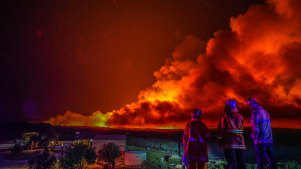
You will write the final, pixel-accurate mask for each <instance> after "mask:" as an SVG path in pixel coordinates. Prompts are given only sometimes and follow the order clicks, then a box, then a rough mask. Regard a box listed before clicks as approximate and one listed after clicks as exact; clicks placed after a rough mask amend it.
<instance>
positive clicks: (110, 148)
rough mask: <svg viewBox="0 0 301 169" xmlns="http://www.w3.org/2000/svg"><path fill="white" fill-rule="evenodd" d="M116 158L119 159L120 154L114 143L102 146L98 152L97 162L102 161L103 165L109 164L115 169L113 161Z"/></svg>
mask: <svg viewBox="0 0 301 169" xmlns="http://www.w3.org/2000/svg"><path fill="white" fill-rule="evenodd" d="M118 157H121V152H120V150H119V147H118V146H116V144H114V143H108V144H104V145H103V147H102V148H101V149H99V151H98V159H99V161H104V162H105V163H107V164H110V166H111V168H112V169H115V161H116V159H117V158H118Z"/></svg>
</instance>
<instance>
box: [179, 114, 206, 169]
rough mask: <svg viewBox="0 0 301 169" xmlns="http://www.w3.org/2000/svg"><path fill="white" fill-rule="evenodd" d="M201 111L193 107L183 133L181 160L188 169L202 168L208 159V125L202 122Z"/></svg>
mask: <svg viewBox="0 0 301 169" xmlns="http://www.w3.org/2000/svg"><path fill="white" fill-rule="evenodd" d="M202 114H203V112H202V111H201V110H198V109H194V110H193V111H192V113H191V120H190V121H189V122H188V123H187V124H186V127H185V130H184V135H183V147H184V155H183V162H184V164H185V165H186V166H187V167H188V169H203V168H204V167H205V164H206V162H207V161H208V145H207V141H208V139H209V137H210V132H209V129H208V127H207V126H206V125H205V124H204V123H203V122H202Z"/></svg>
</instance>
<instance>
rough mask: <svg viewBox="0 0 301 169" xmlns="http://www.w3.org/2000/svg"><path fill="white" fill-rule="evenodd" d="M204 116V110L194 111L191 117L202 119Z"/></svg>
mask: <svg viewBox="0 0 301 169" xmlns="http://www.w3.org/2000/svg"><path fill="white" fill-rule="evenodd" d="M202 114H203V112H202V110H199V109H194V110H193V111H192V113H191V117H193V118H195V119H198V118H201V117H202Z"/></svg>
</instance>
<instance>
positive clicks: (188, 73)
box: [48, 0, 301, 128]
mask: <svg viewBox="0 0 301 169" xmlns="http://www.w3.org/2000/svg"><path fill="white" fill-rule="evenodd" d="M300 8H301V1H298V0H269V1H267V2H266V4H265V5H253V6H251V7H250V8H249V9H248V11H247V12H246V13H245V14H241V15H239V16H237V17H233V18H231V19H230V30H220V31H217V32H215V33H214V37H213V38H211V39H210V40H209V41H208V42H207V44H206V43H205V42H203V41H202V40H200V39H198V38H196V37H194V36H186V38H185V40H184V41H183V43H182V44H181V45H179V46H177V47H176V49H175V51H174V53H173V55H172V58H170V59H168V60H167V61H166V64H165V65H164V66H162V67H161V68H160V69H159V70H158V71H156V72H155V73H154V76H155V77H156V78H157V81H156V82H155V83H154V84H153V85H152V86H151V87H149V88H147V89H145V90H144V91H141V92H140V94H139V96H138V98H139V101H138V102H134V103H131V104H128V105H125V106H123V107H122V108H121V109H120V110H117V111H113V112H110V113H107V114H101V115H98V117H96V116H95V115H96V114H93V115H92V116H90V117H86V118H89V119H97V118H100V117H101V116H109V117H108V118H106V119H107V121H105V122H104V124H105V125H107V126H110V127H151V128H160V127H170V126H172V127H176V128H180V127H183V125H184V124H185V121H186V120H188V119H189V117H190V113H189V112H190V110H192V109H193V108H200V109H202V110H204V111H205V112H206V113H205V117H204V120H205V122H206V123H207V124H209V125H210V126H215V125H216V123H217V119H218V117H219V114H220V113H222V112H223V106H224V102H225V100H226V99H227V98H236V99H237V100H238V101H239V103H240V105H241V106H240V108H241V107H242V109H241V110H242V114H243V115H247V114H248V113H249V112H246V110H247V109H246V106H245V105H243V102H244V99H246V98H248V97H255V98H257V99H258V100H259V103H260V104H261V105H262V106H263V107H265V108H266V109H267V110H268V111H269V112H270V116H271V119H272V125H273V127H297V128H300V127H301V125H300V122H301V120H300V117H301V115H300V112H301V69H300V66H301V11H300V10H299V9H300ZM70 116H72V113H70V112H67V113H66V114H65V115H63V116H57V117H55V118H52V119H50V120H49V121H48V122H51V123H53V124H64V125H66V124H68V123H69V121H66V120H61V119H69V118H70ZM246 117H248V116H246ZM59 119H60V120H59ZM81 119H84V118H81ZM287 119H296V120H294V121H292V120H289V122H288V120H287ZM289 124H290V125H289ZM85 125H88V124H85ZM91 125H92V124H91Z"/></svg>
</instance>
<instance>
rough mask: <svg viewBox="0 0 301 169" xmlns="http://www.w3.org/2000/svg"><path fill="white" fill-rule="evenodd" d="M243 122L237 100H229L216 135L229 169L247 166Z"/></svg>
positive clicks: (239, 168) (240, 168) (241, 168)
mask: <svg viewBox="0 0 301 169" xmlns="http://www.w3.org/2000/svg"><path fill="white" fill-rule="evenodd" d="M243 123H244V119H243V116H242V115H241V114H239V113H238V109H237V101H236V100H233V99H230V100H227V101H226V103H225V109H224V113H223V114H222V115H221V117H220V120H219V124H218V128H217V134H216V135H217V142H218V144H219V145H220V146H222V147H223V150H224V155H225V158H226V160H227V163H228V169H237V168H238V169H245V168H246V163H245V151H246V146H245V141H244V136H243V129H244V127H243Z"/></svg>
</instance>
